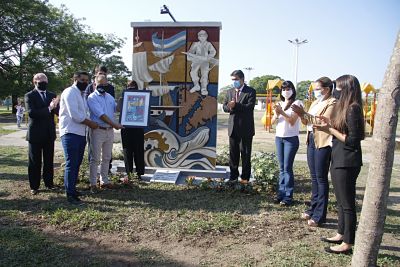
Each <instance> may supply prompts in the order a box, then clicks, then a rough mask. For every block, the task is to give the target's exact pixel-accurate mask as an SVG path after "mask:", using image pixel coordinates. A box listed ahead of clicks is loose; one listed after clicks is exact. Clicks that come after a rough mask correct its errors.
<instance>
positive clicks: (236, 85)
mask: <svg viewBox="0 0 400 267" xmlns="http://www.w3.org/2000/svg"><path fill="white" fill-rule="evenodd" d="M233 87H235V88H236V89H239V88H240V87H242V85H241V84H240V81H238V80H235V81H233Z"/></svg>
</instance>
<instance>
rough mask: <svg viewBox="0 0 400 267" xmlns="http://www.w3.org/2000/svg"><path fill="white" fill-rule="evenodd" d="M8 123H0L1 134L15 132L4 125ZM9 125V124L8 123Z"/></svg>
mask: <svg viewBox="0 0 400 267" xmlns="http://www.w3.org/2000/svg"><path fill="white" fill-rule="evenodd" d="M5 125H6V124H1V123H0V136H1V135H6V134H10V133H13V132H15V130H9V129H4V128H3V126H5ZM7 125H8V124H7Z"/></svg>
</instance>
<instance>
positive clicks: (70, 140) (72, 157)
mask: <svg viewBox="0 0 400 267" xmlns="http://www.w3.org/2000/svg"><path fill="white" fill-rule="evenodd" d="M61 142H62V146H63V148H64V157H65V173H64V185H65V192H66V193H67V196H75V197H76V181H77V179H78V174H79V167H80V166H81V163H82V159H83V154H84V152H85V146H86V137H85V136H80V135H77V134H72V133H69V134H65V135H63V136H61Z"/></svg>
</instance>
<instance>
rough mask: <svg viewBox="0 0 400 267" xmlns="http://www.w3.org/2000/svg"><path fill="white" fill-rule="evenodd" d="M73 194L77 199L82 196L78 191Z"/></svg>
mask: <svg viewBox="0 0 400 267" xmlns="http://www.w3.org/2000/svg"><path fill="white" fill-rule="evenodd" d="M75 194H76V196H77V197H81V196H83V194H82V193H81V192H79V191H78V190H76V191H75Z"/></svg>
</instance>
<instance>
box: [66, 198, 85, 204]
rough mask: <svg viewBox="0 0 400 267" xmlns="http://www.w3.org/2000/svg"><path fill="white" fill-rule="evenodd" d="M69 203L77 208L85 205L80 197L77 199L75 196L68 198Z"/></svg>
mask: <svg viewBox="0 0 400 267" xmlns="http://www.w3.org/2000/svg"><path fill="white" fill-rule="evenodd" d="M67 201H68V202H69V203H70V204H72V205H76V206H81V205H83V202H82V201H81V200H80V199H79V198H78V197H75V196H67Z"/></svg>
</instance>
